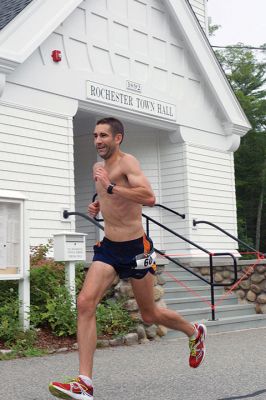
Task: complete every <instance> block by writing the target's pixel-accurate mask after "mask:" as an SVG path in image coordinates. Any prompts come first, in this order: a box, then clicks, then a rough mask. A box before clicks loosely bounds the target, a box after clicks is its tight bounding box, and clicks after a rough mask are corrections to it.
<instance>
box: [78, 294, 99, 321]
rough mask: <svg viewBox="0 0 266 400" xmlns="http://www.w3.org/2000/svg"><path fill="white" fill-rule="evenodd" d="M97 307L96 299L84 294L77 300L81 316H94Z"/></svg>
mask: <svg viewBox="0 0 266 400" xmlns="http://www.w3.org/2000/svg"><path fill="white" fill-rule="evenodd" d="M96 307H97V303H96V301H95V299H94V298H92V297H89V296H88V295H85V294H83V293H82V292H81V293H80V294H79V296H78V299H77V308H78V313H79V314H87V315H88V316H92V315H94V314H95V312H96Z"/></svg>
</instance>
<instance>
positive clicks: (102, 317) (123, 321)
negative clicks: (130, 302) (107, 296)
mask: <svg viewBox="0 0 266 400" xmlns="http://www.w3.org/2000/svg"><path fill="white" fill-rule="evenodd" d="M96 321H97V333H98V335H110V336H115V337H116V336H123V335H125V334H126V333H128V332H129V331H130V330H132V329H133V328H134V327H135V322H134V321H133V320H132V318H131V317H130V315H129V313H128V312H127V311H126V310H125V308H124V307H123V302H122V301H116V302H114V301H112V300H107V301H106V302H105V303H102V304H99V305H98V307H97V312H96Z"/></svg>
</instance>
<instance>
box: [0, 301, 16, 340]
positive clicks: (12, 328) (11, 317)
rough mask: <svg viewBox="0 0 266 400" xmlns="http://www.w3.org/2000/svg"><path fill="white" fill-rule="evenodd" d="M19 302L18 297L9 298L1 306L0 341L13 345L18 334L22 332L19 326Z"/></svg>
mask: <svg viewBox="0 0 266 400" xmlns="http://www.w3.org/2000/svg"><path fill="white" fill-rule="evenodd" d="M18 311H19V301H18V298H17V296H13V297H12V296H8V297H6V298H5V302H3V303H2V304H1V305H0V340H1V341H3V342H7V343H13V342H14V341H15V340H16V337H17V335H18V332H19V331H20V330H21V328H20V325H19V317H18Z"/></svg>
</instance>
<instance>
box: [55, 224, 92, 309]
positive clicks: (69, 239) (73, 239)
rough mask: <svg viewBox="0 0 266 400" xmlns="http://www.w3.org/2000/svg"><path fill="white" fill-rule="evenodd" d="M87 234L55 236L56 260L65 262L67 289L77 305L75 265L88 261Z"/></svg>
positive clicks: (65, 233)
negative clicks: (78, 262)
mask: <svg viewBox="0 0 266 400" xmlns="http://www.w3.org/2000/svg"><path fill="white" fill-rule="evenodd" d="M85 237H86V233H77V232H61V233H56V234H54V259H55V261H64V262H65V277H66V287H67V288H68V290H69V293H70V295H71V298H72V303H73V305H74V306H75V305H76V283H75V276H76V273H75V264H76V262H77V261H85V260H86V243H85Z"/></svg>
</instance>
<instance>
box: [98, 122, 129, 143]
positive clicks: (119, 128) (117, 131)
mask: <svg viewBox="0 0 266 400" xmlns="http://www.w3.org/2000/svg"><path fill="white" fill-rule="evenodd" d="M105 124H106V125H109V126H110V129H111V132H112V135H113V137H114V136H116V135H121V141H120V144H121V143H122V142H123V139H124V134H125V130H124V126H123V124H122V122H121V121H119V119H117V118H113V117H107V118H102V119H99V121H97V122H96V126H97V125H105Z"/></svg>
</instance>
